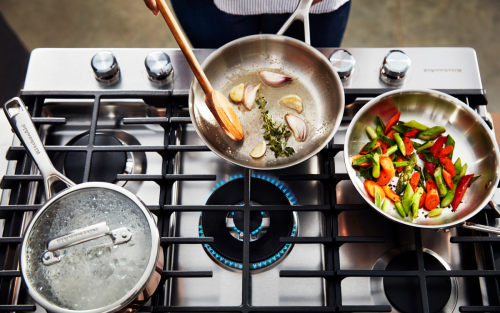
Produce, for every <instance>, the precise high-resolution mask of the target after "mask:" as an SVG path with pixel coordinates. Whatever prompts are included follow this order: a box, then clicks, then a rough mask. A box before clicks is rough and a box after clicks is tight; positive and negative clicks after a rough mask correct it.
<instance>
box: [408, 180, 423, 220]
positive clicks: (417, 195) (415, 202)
mask: <svg viewBox="0 0 500 313" xmlns="http://www.w3.org/2000/svg"><path fill="white" fill-rule="evenodd" d="M410 187H411V186H410ZM423 194H424V188H422V187H418V188H417V190H416V191H415V194H414V195H413V197H412V198H411V210H412V212H413V218H417V217H418V207H419V205H420V198H421V197H422V195H423Z"/></svg>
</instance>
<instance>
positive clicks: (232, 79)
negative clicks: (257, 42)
mask: <svg viewBox="0 0 500 313" xmlns="http://www.w3.org/2000/svg"><path fill="white" fill-rule="evenodd" d="M262 70H266V69H258V70H252V71H241V72H240V73H238V74H233V75H231V76H229V77H227V83H226V84H225V85H223V86H222V87H221V88H220V91H221V92H222V94H224V95H226V96H227V97H228V98H229V92H230V91H231V89H232V88H233V87H234V86H237V85H239V84H245V85H247V84H255V85H258V84H261V85H260V93H261V94H262V96H263V97H264V98H265V99H266V100H267V104H266V107H265V108H266V110H268V111H269V115H270V116H272V119H273V121H274V122H276V123H277V124H284V125H286V122H285V114H287V113H291V114H293V115H295V116H298V117H299V118H301V119H302V120H304V121H305V122H306V125H307V139H306V140H305V141H304V142H297V141H296V140H295V137H294V136H293V134H292V136H290V138H289V139H288V146H289V147H293V148H294V149H295V152H296V153H297V152H298V151H300V150H301V149H302V147H303V146H304V145H306V143H307V142H308V141H309V140H311V138H312V137H314V136H315V135H316V131H317V125H316V120H317V116H316V114H317V110H316V108H315V106H316V103H315V102H316V101H315V98H314V97H313V95H312V94H311V92H310V90H309V89H308V88H307V87H306V85H305V84H304V83H303V82H302V81H301V78H300V77H298V76H294V75H293V74H290V73H287V72H285V71H282V70H277V69H272V70H269V69H267V70H269V71H272V72H275V73H281V74H284V75H287V76H291V77H292V78H293V81H292V82H290V83H287V84H285V85H283V86H280V87H269V86H267V85H266V84H265V83H264V82H262V80H261V79H260V77H259V75H258V73H259V71H262ZM288 95H297V96H299V97H300V99H302V113H300V114H299V113H298V112H297V111H295V110H293V109H291V108H287V107H285V106H283V105H281V104H279V100H281V99H282V98H283V97H285V96H288ZM232 103H233V105H234V108H235V109H236V112H237V114H238V117H239V118H240V121H241V124H242V125H243V130H244V143H243V146H242V147H241V150H240V153H242V154H246V155H248V158H251V157H250V156H249V153H250V151H251V150H252V149H253V148H254V147H255V146H256V145H257V144H259V143H260V142H262V141H263V140H264V138H263V134H264V129H262V126H263V125H264V121H263V119H262V115H261V111H260V109H259V108H258V106H257V105H255V108H254V109H252V110H251V111H248V110H247V109H245V107H244V106H243V104H241V103H240V104H236V103H234V102H232ZM318 120H319V118H318ZM261 159H263V161H264V160H265V161H267V162H270V161H273V160H275V159H276V158H275V156H274V152H272V151H271V150H269V148H268V149H267V152H266V155H265V156H264V157H263V158H261Z"/></svg>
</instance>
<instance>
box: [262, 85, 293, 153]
mask: <svg viewBox="0 0 500 313" xmlns="http://www.w3.org/2000/svg"><path fill="white" fill-rule="evenodd" d="M255 102H257V104H258V105H259V109H260V113H261V114H262V119H263V120H264V125H263V126H262V128H263V129H264V139H265V140H268V141H269V142H268V143H267V145H268V146H269V147H270V148H269V149H271V151H273V152H274V156H275V157H276V158H278V157H280V156H286V157H287V156H291V155H292V154H294V153H295V150H294V149H293V148H292V147H287V144H288V138H290V136H291V135H292V132H290V131H289V130H287V129H286V125H285V124H277V123H276V122H274V121H273V117H272V116H270V115H269V111H268V110H266V109H265V106H266V104H267V100H266V99H264V97H263V96H262V94H261V93H260V91H257V99H256V100H255Z"/></svg>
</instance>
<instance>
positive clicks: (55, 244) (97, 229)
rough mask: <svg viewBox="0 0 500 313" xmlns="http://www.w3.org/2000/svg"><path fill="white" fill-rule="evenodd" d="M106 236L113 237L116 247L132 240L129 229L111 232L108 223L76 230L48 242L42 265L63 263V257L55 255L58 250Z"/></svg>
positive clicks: (123, 228)
mask: <svg viewBox="0 0 500 313" xmlns="http://www.w3.org/2000/svg"><path fill="white" fill-rule="evenodd" d="M106 235H109V236H111V239H112V240H113V243H114V244H115V245H119V244H122V243H126V242H129V241H130V239H131V238H132V233H131V232H130V231H129V230H128V229H127V228H125V227H122V228H117V229H115V230H110V229H109V226H108V224H107V223H106V222H102V223H99V224H94V225H91V226H87V227H84V228H80V229H76V230H74V231H71V232H69V233H67V234H64V235H61V236H57V237H54V238H51V239H49V240H48V241H47V251H45V252H44V253H43V255H42V264H43V265H51V264H54V263H57V262H59V261H61V257H60V256H58V255H56V254H55V253H54V251H56V250H59V249H64V248H68V247H71V246H74V245H77V244H80V243H84V242H87V241H91V240H94V239H97V238H101V237H104V236H106Z"/></svg>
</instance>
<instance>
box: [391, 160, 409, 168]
mask: <svg viewBox="0 0 500 313" xmlns="http://www.w3.org/2000/svg"><path fill="white" fill-rule="evenodd" d="M392 164H393V165H394V167H401V166H407V165H408V164H410V161H399V162H392Z"/></svg>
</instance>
